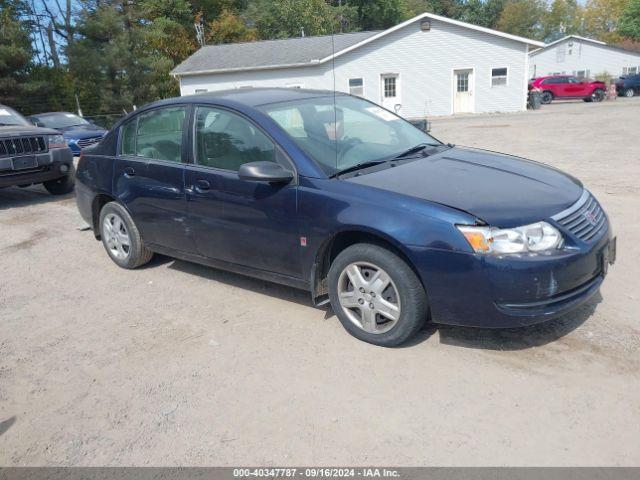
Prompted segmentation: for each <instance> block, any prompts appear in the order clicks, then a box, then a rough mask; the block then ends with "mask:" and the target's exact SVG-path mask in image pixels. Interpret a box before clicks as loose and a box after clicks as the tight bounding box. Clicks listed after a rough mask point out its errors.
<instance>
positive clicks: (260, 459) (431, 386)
mask: <svg viewBox="0 0 640 480" xmlns="http://www.w3.org/2000/svg"><path fill="white" fill-rule="evenodd" d="M639 114H640V99H619V100H618V101H617V102H608V103H603V104H585V103H583V102H572V103H554V104H552V105H549V106H545V107H544V108H543V109H542V110H539V111H535V112H526V113H525V112H523V113H519V114H511V115H484V116H472V117H459V118H443V119H435V120H434V124H433V133H434V134H435V135H436V136H437V137H439V138H440V139H442V140H445V141H449V142H453V143H457V144H462V145H473V146H479V147H484V148H489V149H494V150H499V151H504V152H508V153H514V154H519V155H523V156H527V157H530V158H533V159H535V160H539V161H542V162H546V163H550V164H552V165H554V166H556V167H559V168H561V169H564V170H566V171H568V172H570V173H572V174H574V175H576V176H577V177H579V178H581V179H582V180H583V181H584V183H585V185H586V186H587V187H588V188H589V189H591V191H592V192H593V193H594V194H595V195H596V196H597V197H598V198H599V200H600V201H601V203H602V204H603V205H604V207H605V208H606V210H607V212H608V213H609V215H610V217H611V219H612V223H613V225H614V228H615V231H616V234H617V235H618V262H617V263H616V265H614V266H613V267H612V268H611V269H610V274H609V277H608V278H607V280H606V282H605V283H604V286H603V288H602V291H601V295H598V296H597V298H595V299H594V300H593V301H592V302H591V303H589V304H588V305H585V306H584V307H583V308H581V309H580V310H579V311H576V312H574V313H573V314H571V315H569V316H568V317H565V318H563V319H560V320H557V321H553V322H551V323H548V324H545V325H543V326H538V327H535V328H525V329H517V330H506V331H486V330H473V329H462V328H450V327H446V328H445V327H441V328H430V329H427V330H425V331H424V332H423V333H422V334H421V335H420V337H419V339H418V341H417V342H414V343H413V344H411V345H410V346H407V347H405V348H400V349H383V348H378V347H374V346H371V345H368V344H365V343H362V342H359V341H357V340H355V339H354V338H352V337H350V336H349V335H348V334H347V333H345V331H344V330H343V329H342V327H341V326H340V324H339V322H338V320H337V318H336V317H335V316H334V315H333V313H331V311H330V310H327V309H318V308H314V307H312V306H311V305H310V299H309V294H307V293H305V292H300V291H297V290H294V289H290V288H286V287H281V286H278V285H272V284H268V283H265V282H261V281H257V280H252V279H247V278H244V277H241V276H238V275H234V274H230V273H225V272H221V271H217V270H213V269H210V268H205V267H201V266H197V265H192V264H188V263H185V262H181V261H174V260H171V259H167V258H158V259H156V260H154V261H153V262H152V263H151V264H150V265H149V266H148V267H146V268H142V269H140V270H137V271H125V270H122V269H119V268H118V267H116V266H115V265H114V264H113V263H112V262H111V261H110V260H109V259H108V257H107V255H106V253H105V252H104V250H103V247H102V245H101V244H100V243H98V242H96V241H94V239H93V237H92V234H91V232H88V231H82V230H80V227H82V221H81V219H80V217H79V215H78V213H77V211H76V207H75V203H74V199H73V198H72V197H67V198H62V199H60V198H53V197H50V196H48V195H47V194H46V193H45V191H44V190H43V189H42V188H40V187H33V188H29V189H26V190H19V189H6V190H0V267H1V268H0V465H5V466H8V465H32V466H35V465H84V466H89V465H113V466H120V465H239V464H242V465H298V466H299V465H372V464H376V465H396V466H408V465H513V466H515V465H556V466H569V465H598V466H602V465H625V466H633V465H640V442H639V441H638V440H639V439H640V373H639V367H640V325H639V316H640V288H639V287H640V261H639V260H638V259H639V258H640V242H639V240H640V221H639V219H640V216H638V212H639V211H640V150H639V149H638V146H637V142H638V118H639Z"/></svg>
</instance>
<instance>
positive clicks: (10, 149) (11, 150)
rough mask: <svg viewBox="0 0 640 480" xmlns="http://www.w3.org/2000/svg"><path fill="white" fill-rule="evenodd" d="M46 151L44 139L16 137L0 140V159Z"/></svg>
mask: <svg viewBox="0 0 640 480" xmlns="http://www.w3.org/2000/svg"><path fill="white" fill-rule="evenodd" d="M46 151H47V144H46V142H45V141H44V137H16V138H4V139H0V157H8V156H14V155H28V154H33V153H42V152H46Z"/></svg>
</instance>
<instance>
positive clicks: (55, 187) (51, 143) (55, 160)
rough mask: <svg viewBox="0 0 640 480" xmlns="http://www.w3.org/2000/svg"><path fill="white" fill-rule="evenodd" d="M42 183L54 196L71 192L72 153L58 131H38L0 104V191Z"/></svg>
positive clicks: (72, 175)
mask: <svg viewBox="0 0 640 480" xmlns="http://www.w3.org/2000/svg"><path fill="white" fill-rule="evenodd" d="M36 183H42V184H43V185H44V188H46V189H47V191H48V192H49V193H51V194H53V195H64V194H66V193H70V192H71V191H73V186H74V169H73V154H72V153H71V149H70V148H69V147H68V146H67V142H66V140H65V139H64V138H63V136H62V135H61V134H60V132H58V131H57V130H52V129H50V128H39V127H35V126H33V125H32V124H31V123H29V121H28V120H27V119H26V118H24V117H23V116H22V115H20V114H19V113H18V112H16V111H15V110H13V109H11V108H9V107H7V106H5V105H0V188H2V187H10V186H15V185H17V186H20V187H27V186H29V185H33V184H36Z"/></svg>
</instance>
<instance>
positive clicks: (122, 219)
mask: <svg viewBox="0 0 640 480" xmlns="http://www.w3.org/2000/svg"><path fill="white" fill-rule="evenodd" d="M100 237H101V239H102V244H103V245H104V248H105V250H106V251H107V253H108V254H109V256H110V257H111V260H113V261H114V262H115V263H116V264H117V265H118V266H120V267H122V268H128V269H132V268H137V267H139V266H141V265H144V264H145V263H148V262H149V260H151V258H152V257H153V252H152V251H151V250H149V249H148V248H146V247H145V246H144V243H143V241H142V237H141V236H140V232H139V231H138V228H137V227H136V224H135V223H134V221H133V219H132V218H131V215H129V212H127V211H126V210H125V209H124V207H122V205H120V204H118V203H116V202H110V203H107V204H106V205H105V206H104V207H102V210H101V211H100Z"/></svg>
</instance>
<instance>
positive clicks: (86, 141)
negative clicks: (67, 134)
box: [76, 137, 102, 148]
mask: <svg viewBox="0 0 640 480" xmlns="http://www.w3.org/2000/svg"><path fill="white" fill-rule="evenodd" d="M100 140H102V137H92V138H83V139H82V140H78V141H77V142H76V143H77V144H78V146H79V147H80V148H87V147H90V146H91V145H95V144H96V143H98V142H99V141H100Z"/></svg>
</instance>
